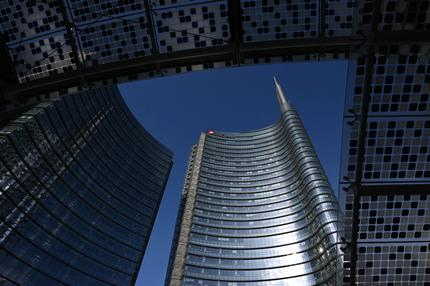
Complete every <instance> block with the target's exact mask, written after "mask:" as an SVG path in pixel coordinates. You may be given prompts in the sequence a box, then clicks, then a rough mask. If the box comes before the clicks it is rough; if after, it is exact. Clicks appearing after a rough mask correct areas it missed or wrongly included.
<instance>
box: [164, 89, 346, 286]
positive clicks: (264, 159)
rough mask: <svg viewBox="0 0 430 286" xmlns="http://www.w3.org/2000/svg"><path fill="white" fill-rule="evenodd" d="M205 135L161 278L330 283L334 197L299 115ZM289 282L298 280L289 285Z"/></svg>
mask: <svg viewBox="0 0 430 286" xmlns="http://www.w3.org/2000/svg"><path fill="white" fill-rule="evenodd" d="M276 91H277V97H278V101H279V104H280V108H281V111H282V115H281V117H280V118H279V120H278V121H277V122H276V123H275V124H273V125H271V126H269V127H266V128H263V129H259V130H255V131H250V132H237V133H236V132H218V131H208V132H207V133H202V134H201V136H200V138H199V142H198V143H197V144H196V145H195V146H194V147H193V150H192V153H191V156H190V160H189V165H188V171H187V175H186V179H185V186H184V191H183V197H182V200H181V206H180V211H179V215H178V224H177V229H176V231H175V235H174V242H173V244H172V251H171V257H170V263H169V268H168V273H167V277H166V285H169V286H176V285H235V286H239V285H247V286H249V285H315V284H318V285H333V284H334V283H336V282H335V281H336V271H337V266H338V259H337V258H338V254H337V235H338V233H337V229H338V225H337V224H338V217H339V214H338V203H337V199H336V197H335V195H334V193H333V191H332V189H331V187H330V185H329V183H328V180H327V178H326V176H325V174H324V171H323V169H322V167H321V164H320V162H319V160H318V158H317V156H316V154H315V151H314V149H313V147H312V144H311V142H310V139H309V137H308V135H307V133H306V130H305V129H304V127H303V124H302V122H301V120H300V117H299V115H298V114H297V112H296V111H295V110H294V108H293V107H292V106H291V105H290V104H289V103H288V102H287V101H286V100H285V97H284V94H283V92H282V89H281V87H280V86H279V85H278V83H276ZM294 283H295V284H294Z"/></svg>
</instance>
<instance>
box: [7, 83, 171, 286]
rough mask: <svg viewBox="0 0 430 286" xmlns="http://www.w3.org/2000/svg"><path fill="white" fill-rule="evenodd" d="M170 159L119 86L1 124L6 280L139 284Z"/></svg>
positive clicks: (36, 109) (65, 98)
mask: <svg viewBox="0 0 430 286" xmlns="http://www.w3.org/2000/svg"><path fill="white" fill-rule="evenodd" d="M171 164H172V153H171V152H170V151H169V150H167V149H166V148H165V147H163V146H162V145H161V144H160V143H159V142H157V141H156V140H155V139H154V138H153V137H152V136H151V135H150V134H149V133H148V132H147V131H145V129H143V128H142V126H140V125H139V123H138V122H137V121H136V119H135V118H134V117H133V116H132V115H131V113H130V111H129V110H128V108H127V107H126V106H125V104H124V102H123V100H122V98H121V96H120V95H119V92H118V90H117V89H116V88H103V89H95V90H90V91H87V92H82V93H76V94H72V95H66V96H63V97H61V98H60V99H57V100H51V101H49V102H45V103H42V104H39V105H37V106H36V107H34V108H33V109H31V110H30V111H28V112H26V113H25V114H24V115H22V116H21V117H19V118H18V119H17V120H15V121H13V122H12V123H10V124H9V125H8V126H6V127H5V128H3V129H1V130H0V176H1V181H0V184H1V191H0V285H17V284H18V285H91V286H94V285H130V284H133V282H134V280H135V279H136V275H137V271H138V270H139V267H140V264H141V261H142V258H143V254H144V252H145V248H146V245H147V242H148V239H149V235H150V233H151V229H152V226H153V223H154V220H155V216H156V214H157V211H158V207H159V204H160V201H161V197H162V195H163V192H164V187H165V184H166V181H167V177H168V174H169V171H170V167H171Z"/></svg>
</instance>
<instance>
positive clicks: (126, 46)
mask: <svg viewBox="0 0 430 286" xmlns="http://www.w3.org/2000/svg"><path fill="white" fill-rule="evenodd" d="M147 25H148V23H147V18H146V16H145V14H138V15H134V16H127V17H122V18H121V19H114V20H108V21H103V22H101V23H95V24H92V25H90V26H88V27H86V28H84V29H83V30H82V31H80V32H79V40H80V42H81V47H82V49H83V52H82V53H83V54H82V56H83V57H84V59H85V62H86V64H87V66H94V65H98V64H104V63H109V62H114V61H120V60H127V59H132V58H136V57H141V56H147V55H150V54H151V45H152V44H151V38H150V36H149V35H148V29H147Z"/></svg>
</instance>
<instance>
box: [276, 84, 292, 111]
mask: <svg viewBox="0 0 430 286" xmlns="http://www.w3.org/2000/svg"><path fill="white" fill-rule="evenodd" d="M273 79H274V80H275V88H276V97H277V98H278V102H279V106H280V107H281V112H282V113H284V112H286V111H288V110H291V109H292V108H291V105H290V104H289V103H288V101H287V100H286V99H285V95H284V92H283V91H282V88H281V86H280V85H279V83H278V81H277V80H276V77H273Z"/></svg>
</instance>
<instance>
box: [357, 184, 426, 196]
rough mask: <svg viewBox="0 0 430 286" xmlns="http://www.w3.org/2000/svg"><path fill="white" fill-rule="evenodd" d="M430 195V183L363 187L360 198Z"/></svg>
mask: <svg viewBox="0 0 430 286" xmlns="http://www.w3.org/2000/svg"><path fill="white" fill-rule="evenodd" d="M389 195H392V196H393V195H430V182H427V183H425V182H424V183H422V184H419V183H414V184H393V185H373V184H369V185H364V186H363V185H362V186H361V190H360V196H389Z"/></svg>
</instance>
